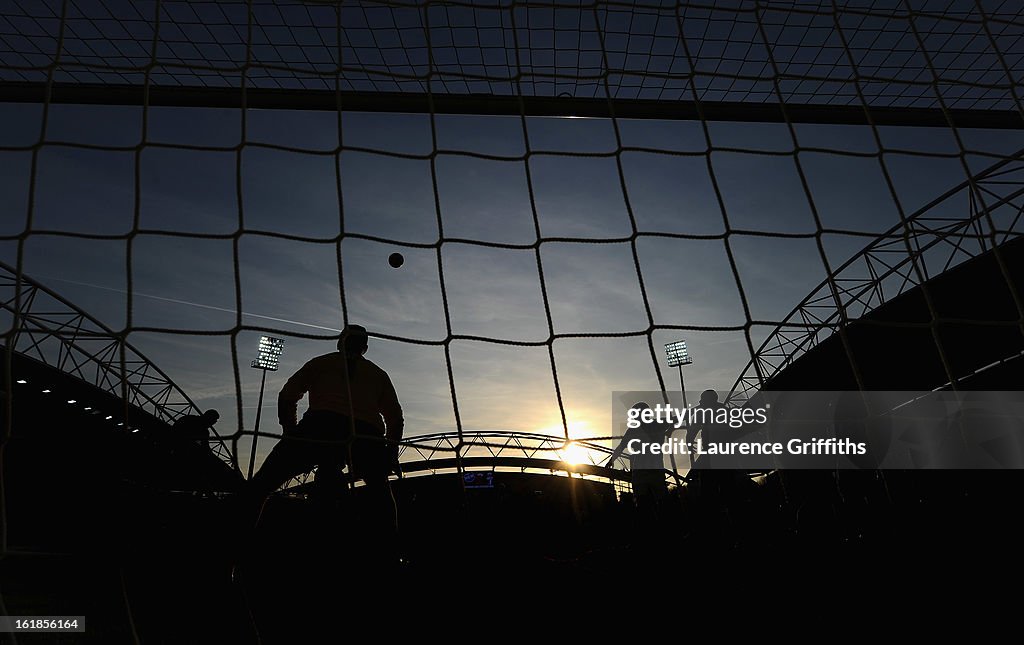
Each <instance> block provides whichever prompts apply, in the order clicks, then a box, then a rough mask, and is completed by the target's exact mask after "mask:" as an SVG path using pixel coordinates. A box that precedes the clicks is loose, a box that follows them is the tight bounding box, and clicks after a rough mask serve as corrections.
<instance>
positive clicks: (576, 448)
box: [558, 441, 590, 466]
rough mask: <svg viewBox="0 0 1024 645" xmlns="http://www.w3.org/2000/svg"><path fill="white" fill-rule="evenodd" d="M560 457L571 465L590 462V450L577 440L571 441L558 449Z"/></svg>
mask: <svg viewBox="0 0 1024 645" xmlns="http://www.w3.org/2000/svg"><path fill="white" fill-rule="evenodd" d="M558 458H559V459H561V460H562V461H563V462H565V463H566V464H568V465H570V466H579V465H581V464H589V463H590V451H589V450H587V449H586V448H584V447H583V446H581V445H580V444H578V443H576V442H575V441H570V442H568V443H567V444H565V446H564V447H562V449H561V450H559V451H558Z"/></svg>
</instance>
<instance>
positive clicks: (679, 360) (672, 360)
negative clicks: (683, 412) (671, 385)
mask: <svg viewBox="0 0 1024 645" xmlns="http://www.w3.org/2000/svg"><path fill="white" fill-rule="evenodd" d="M665 356H666V357H667V358H668V366H669V367H678V368H679V389H680V390H681V391H682V393H683V407H684V408H687V407H689V406H688V405H686V384H685V383H684V382H683V365H689V364H691V363H693V359H692V358H690V353H689V352H688V351H687V350H686V341H685V340H677V341H675V342H672V343H666V344H665Z"/></svg>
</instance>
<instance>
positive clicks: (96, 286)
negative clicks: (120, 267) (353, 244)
mask: <svg viewBox="0 0 1024 645" xmlns="http://www.w3.org/2000/svg"><path fill="white" fill-rule="evenodd" d="M40 278H41V279H44V280H55V281H57V282H66V283H68V284H76V285H78V286H81V287H90V288H92V289H101V290H103V291H113V292H114V293H121V294H127V293H128V291H127V290H126V289H115V288H114V287H104V286H103V285H99V284H91V283H89V282H78V281H76V280H66V279H64V278H55V277H50V276H40ZM132 295H133V296H139V297H142V298H151V299H152V300H162V301H164V302H172V303H174V304H177V305H187V306H189V307H199V308H200V309H210V310H212V311H223V312H226V313H229V314H233V313H235V310H234V309H229V308H227V307H216V306H214V305H204V304H202V303H199V302H190V301H188V300H178V299H177V298H165V297H163V296H154V295H152V294H149V293H139V292H138V291H134V292H132ZM242 315H243V316H249V317H251V318H260V319H262V320H272V321H274V322H280V323H287V324H289V325H298V326H299V327H310V328H312V329H322V330H324V331H331V332H335V333H338V332H340V331H341V330H340V329H334V328H333V327H324V326H322V325H313V324H311V323H304V322H299V321H298V320H288V319H287V318H275V317H273V316H264V315H262V314H252V313H249V312H246V311H243V312H242Z"/></svg>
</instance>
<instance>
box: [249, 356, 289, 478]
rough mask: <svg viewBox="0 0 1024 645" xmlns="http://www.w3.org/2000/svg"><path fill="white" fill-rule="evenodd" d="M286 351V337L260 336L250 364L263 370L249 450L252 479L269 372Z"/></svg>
mask: <svg viewBox="0 0 1024 645" xmlns="http://www.w3.org/2000/svg"><path fill="white" fill-rule="evenodd" d="M283 351H284V339H283V338H274V337H273V336H260V347H259V353H258V354H257V355H256V360H254V361H253V362H252V363H251V364H250V366H251V367H253V368H255V369H258V370H263V378H262V379H261V380H260V400H259V402H258V403H257V404H256V428H255V429H254V430H253V434H252V450H251V451H250V452H249V479H252V471H253V467H254V466H255V465H256V443H257V442H258V441H259V439H260V416H261V414H262V412H263V390H264V388H265V387H266V385H267V372H276V371H277V366H278V365H279V364H280V362H281V352H283Z"/></svg>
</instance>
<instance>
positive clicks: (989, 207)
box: [727, 150, 1024, 405]
mask: <svg viewBox="0 0 1024 645" xmlns="http://www.w3.org/2000/svg"><path fill="white" fill-rule="evenodd" d="M1022 216H1024V150H1018V151H1017V152H1016V153H1014V154H1012V155H1008V156H1007V157H1006V158H1005V159H1003V160H1002V161H1000V162H998V163H995V164H993V165H991V166H989V167H988V168H985V169H984V170H982V171H981V172H979V173H977V174H975V175H974V176H972V177H970V178H969V179H968V180H966V181H964V182H963V183H961V184H960V185H958V186H956V187H954V188H952V189H950V190H948V191H947V192H945V193H944V194H942V195H941V196H939V197H937V198H936V199H934V200H933V201H931V202H930V203H928V204H927V205H925V206H923V207H922V208H920V209H919V210H917V211H916V212H914V213H913V214H912V215H910V216H908V217H907V218H906V220H905V221H904V222H901V223H900V224H897V225H896V226H893V227H892V228H890V229H889V230H888V231H886V232H885V233H883V234H882V235H880V236H879V237H877V238H876V239H874V240H873V241H872V242H871V243H870V244H868V245H867V246H866V247H864V249H862V250H861V251H860V252H859V253H857V254H856V255H854V256H853V257H852V258H850V259H849V260H847V261H846V262H845V263H843V264H842V265H841V266H840V267H839V268H837V269H835V270H834V271H833V272H832V274H831V275H829V276H828V277H826V278H825V280H823V281H822V282H821V283H820V284H819V285H818V286H817V287H816V288H815V289H814V290H813V291H811V293H810V294H808V295H807V297H805V298H804V299H803V300H802V301H801V302H800V303H799V304H798V305H797V306H796V307H794V308H793V310H792V311H791V312H790V313H789V315H788V316H786V318H785V319H784V320H783V322H781V323H780V324H779V325H777V326H776V327H775V328H774V329H773V330H772V331H771V333H769V335H768V337H767V338H766V339H765V340H764V342H763V343H761V345H760V347H759V348H758V350H757V351H756V353H755V355H754V357H753V358H752V360H751V361H750V362H748V363H747V365H746V367H745V368H744V369H743V371H742V372H741V373H740V375H739V377H738V378H737V379H736V382H735V383H734V385H733V387H732V389H731V391H730V392H729V396H728V398H727V401H728V402H729V404H731V405H743V404H745V403H746V401H748V400H749V399H750V398H751V397H753V396H754V395H755V394H756V393H757V392H758V391H760V390H761V389H762V387H764V386H765V384H766V383H768V382H769V381H771V380H772V379H773V378H774V377H776V376H777V375H779V374H780V373H781V372H782V371H783V370H785V369H786V368H788V367H790V366H791V365H792V364H793V362H794V361H795V360H796V359H798V358H799V357H801V356H803V355H805V354H807V353H808V352H810V351H811V350H813V349H815V348H816V347H819V346H820V345H821V344H822V343H824V342H825V341H827V340H828V339H829V338H831V337H833V336H834V335H835V334H836V333H837V332H838V331H840V330H841V329H843V328H844V327H845V326H847V325H849V324H850V323H851V322H852V321H856V320H859V319H862V318H864V317H866V316H868V315H869V314H870V313H871V312H873V311H875V310H877V309H878V308H879V307H882V306H883V305H884V304H886V303H890V302H893V301H894V300H895V299H897V298H899V297H900V296H901V295H904V294H908V293H909V292H911V291H912V290H915V289H918V288H919V287H922V285H924V284H925V283H927V282H929V281H930V280H932V279H934V278H936V277H937V276H940V275H943V274H945V273H946V272H947V271H950V270H951V269H954V268H956V267H958V266H959V265H961V264H963V263H964V262H966V261H968V260H971V259H974V258H980V257H981V256H986V255H987V256H995V257H996V259H997V260H998V255H997V254H998V253H999V249H1000V248H1001V247H1003V246H1004V245H1005V244H1007V242H1010V241H1012V240H1014V239H1017V238H1018V237H1020V236H1021V233H1022V228H1024V223H1022V222H1021V220H1022ZM958 376H963V375H958Z"/></svg>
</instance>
